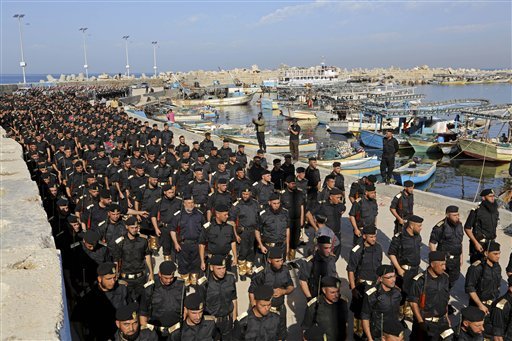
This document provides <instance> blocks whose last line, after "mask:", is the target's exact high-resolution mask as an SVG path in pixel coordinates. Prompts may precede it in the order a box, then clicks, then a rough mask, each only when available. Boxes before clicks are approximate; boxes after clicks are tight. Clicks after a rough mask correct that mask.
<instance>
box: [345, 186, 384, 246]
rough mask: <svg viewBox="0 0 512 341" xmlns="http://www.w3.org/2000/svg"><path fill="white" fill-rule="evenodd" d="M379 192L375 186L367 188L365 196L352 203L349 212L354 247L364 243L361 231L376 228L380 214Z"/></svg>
mask: <svg viewBox="0 0 512 341" xmlns="http://www.w3.org/2000/svg"><path fill="white" fill-rule="evenodd" d="M376 198H377V192H376V191H375V186H374V185H367V186H366V187H365V195H364V196H363V197H361V198H358V199H356V201H354V202H353V203H352V208H351V209H350V212H349V219H350V223H351V224H352V228H353V230H354V237H353V241H352V242H353V245H357V244H360V243H361V242H362V232H361V230H362V229H363V228H365V227H366V226H371V225H373V226H375V224H376V223H377V215H378V214H379V206H378V204H377V199H376Z"/></svg>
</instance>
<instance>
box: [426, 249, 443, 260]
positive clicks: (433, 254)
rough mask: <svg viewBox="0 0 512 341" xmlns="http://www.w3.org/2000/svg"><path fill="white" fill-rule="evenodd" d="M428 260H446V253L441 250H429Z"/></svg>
mask: <svg viewBox="0 0 512 341" xmlns="http://www.w3.org/2000/svg"><path fill="white" fill-rule="evenodd" d="M428 261H429V262H444V261H446V253H445V252H443V251H430V253H429V254H428Z"/></svg>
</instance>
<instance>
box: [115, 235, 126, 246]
mask: <svg viewBox="0 0 512 341" xmlns="http://www.w3.org/2000/svg"><path fill="white" fill-rule="evenodd" d="M123 240H124V236H121V237H119V238H117V239H116V244H119V243H120V242H122V241H123Z"/></svg>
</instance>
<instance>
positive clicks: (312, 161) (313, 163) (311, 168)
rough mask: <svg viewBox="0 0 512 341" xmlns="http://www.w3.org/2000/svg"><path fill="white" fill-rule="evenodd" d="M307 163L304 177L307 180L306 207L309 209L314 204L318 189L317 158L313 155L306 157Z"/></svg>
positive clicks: (318, 172)
mask: <svg viewBox="0 0 512 341" xmlns="http://www.w3.org/2000/svg"><path fill="white" fill-rule="evenodd" d="M308 161H309V165H308V167H307V168H306V179H307V180H308V188H307V194H308V203H307V208H308V209H311V208H312V207H314V206H315V205H316V202H317V195H318V191H320V185H321V180H320V171H319V170H318V168H317V160H316V158H315V157H310V158H309V159H308Z"/></svg>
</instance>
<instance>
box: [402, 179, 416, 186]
mask: <svg viewBox="0 0 512 341" xmlns="http://www.w3.org/2000/svg"><path fill="white" fill-rule="evenodd" d="M413 186H414V182H412V181H411V180H407V181H405V182H404V187H413Z"/></svg>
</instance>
